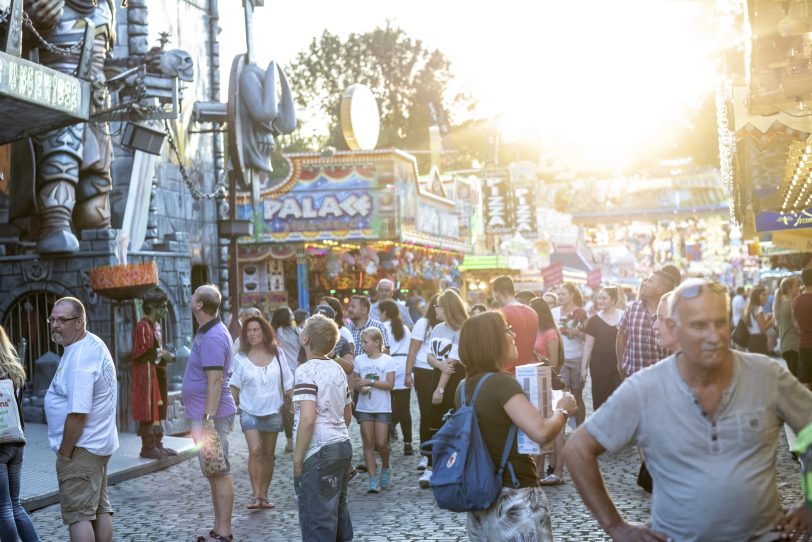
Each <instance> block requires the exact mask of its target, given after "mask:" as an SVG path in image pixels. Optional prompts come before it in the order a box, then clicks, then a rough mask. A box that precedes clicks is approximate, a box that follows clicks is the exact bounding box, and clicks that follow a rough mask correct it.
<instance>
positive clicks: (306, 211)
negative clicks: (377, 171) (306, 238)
mask: <svg viewBox="0 0 812 542" xmlns="http://www.w3.org/2000/svg"><path fill="white" fill-rule="evenodd" d="M263 207H264V213H263V214H264V218H265V220H273V219H275V218H280V219H283V220H284V219H289V218H327V217H334V218H340V217H345V216H348V217H354V216H362V217H367V216H369V215H370V213H372V197H370V195H369V194H368V193H366V192H362V193H358V194H353V193H350V194H349V195H344V196H342V197H341V198H339V197H337V196H334V195H327V196H324V197H323V198H321V200H320V201H319V200H318V199H316V198H314V197H312V196H303V197H301V199H299V198H296V197H285V198H282V199H278V200H274V199H266V200H264V201H263Z"/></svg>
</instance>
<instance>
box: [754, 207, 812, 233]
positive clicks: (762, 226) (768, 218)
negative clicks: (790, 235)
mask: <svg viewBox="0 0 812 542" xmlns="http://www.w3.org/2000/svg"><path fill="white" fill-rule="evenodd" d="M806 228H812V208H809V209H806V210H805V211H796V212H792V213H774V212H771V211H765V212H763V213H759V214H757V215H756V231H758V232H765V231H783V230H802V229H806Z"/></svg>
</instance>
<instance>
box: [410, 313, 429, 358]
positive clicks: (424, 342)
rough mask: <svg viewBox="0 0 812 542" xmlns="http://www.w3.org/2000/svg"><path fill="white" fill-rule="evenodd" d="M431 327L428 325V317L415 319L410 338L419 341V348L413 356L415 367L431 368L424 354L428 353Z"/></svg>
mask: <svg viewBox="0 0 812 542" xmlns="http://www.w3.org/2000/svg"><path fill="white" fill-rule="evenodd" d="M430 332H431V329H430V327H429V319H428V318H421V319H420V320H418V321H417V323H416V324H415V325H414V328H412V340H415V341H419V342H420V350H418V351H417V356H416V357H415V361H414V366H415V368H417V369H429V370H431V368H432V367H431V365H429V362H428V361H427V360H426V356H427V355H428V353H429V346H430V344H431V338H430V337H429V333H430Z"/></svg>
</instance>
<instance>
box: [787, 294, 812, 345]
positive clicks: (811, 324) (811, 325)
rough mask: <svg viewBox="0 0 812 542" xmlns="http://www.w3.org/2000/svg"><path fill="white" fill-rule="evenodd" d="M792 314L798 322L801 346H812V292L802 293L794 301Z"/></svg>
mask: <svg viewBox="0 0 812 542" xmlns="http://www.w3.org/2000/svg"><path fill="white" fill-rule="evenodd" d="M792 316H793V318H795V321H796V322H798V337H799V338H800V339H801V340H800V343H799V347H800V348H812V293H808V294H801V295H799V296H798V297H796V298H795V299H794V300H793V301H792Z"/></svg>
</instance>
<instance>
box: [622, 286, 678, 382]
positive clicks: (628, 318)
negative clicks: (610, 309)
mask: <svg viewBox="0 0 812 542" xmlns="http://www.w3.org/2000/svg"><path fill="white" fill-rule="evenodd" d="M656 319H657V318H656V315H652V314H649V312H648V310H646V304H645V303H643V302H642V301H633V302H632V303H629V306H628V307H627V308H626V312H624V313H623V317H622V318H621V319H620V322H619V323H618V325H617V328H618V331H622V332H624V333H626V337H627V339H626V349H625V350H624V352H623V362H622V364H621V367H622V369H623V372H625V373H626V374H627V375H632V374H634V373H636V372H637V371H639V370H641V369H645V368H646V367H648V366H649V365H654V364H655V363H657V362H658V361H660V360H661V359H663V358H665V357H666V356H668V355H669V354H670V351H669V350H666V349H664V348H660V347H659V346H658V344H657V333H656V332H655V330H654V322H655V320H656Z"/></svg>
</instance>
